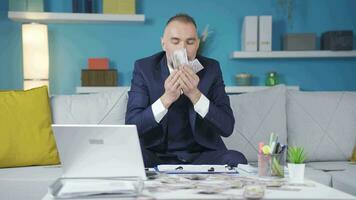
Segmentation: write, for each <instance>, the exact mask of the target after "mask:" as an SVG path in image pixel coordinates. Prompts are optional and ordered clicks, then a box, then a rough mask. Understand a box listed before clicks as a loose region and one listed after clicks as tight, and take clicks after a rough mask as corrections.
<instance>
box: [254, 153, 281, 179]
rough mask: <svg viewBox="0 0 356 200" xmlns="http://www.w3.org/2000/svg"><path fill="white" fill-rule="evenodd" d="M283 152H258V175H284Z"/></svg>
mask: <svg viewBox="0 0 356 200" xmlns="http://www.w3.org/2000/svg"><path fill="white" fill-rule="evenodd" d="M285 164H286V158H285V153H280V154H258V175H259V176H273V177H281V178H283V177H284V166H285Z"/></svg>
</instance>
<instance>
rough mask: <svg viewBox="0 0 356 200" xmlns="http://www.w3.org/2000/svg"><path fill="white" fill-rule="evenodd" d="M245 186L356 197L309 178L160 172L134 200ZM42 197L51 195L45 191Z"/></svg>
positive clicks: (292, 195)
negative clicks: (296, 180) (293, 180)
mask: <svg viewBox="0 0 356 200" xmlns="http://www.w3.org/2000/svg"><path fill="white" fill-rule="evenodd" d="M246 185H264V187H265V192H264V197H263V199H303V200H304V199H333V200H336V199H355V200H356V197H355V196H352V195H350V194H347V193H344V192H342V191H339V190H336V189H334V188H330V187H328V186H325V185H322V184H319V183H317V182H315V181H312V180H305V181H304V183H303V184H293V183H290V182H289V181H288V179H263V178H259V177H257V176H256V175H254V174H249V173H246V172H241V171H240V174H238V175H231V174H229V175H223V174H210V175H166V174H162V175H160V176H158V178H157V179H154V180H148V181H145V189H144V190H143V192H142V195H141V196H139V197H137V198H136V199H245V198H244V195H243V193H244V190H245V187H246ZM102 199H105V200H107V199H109V198H102ZM111 199H113V198H111ZM114 199H115V198H114ZM117 199H121V198H117ZM133 199H135V198H133ZM42 200H53V198H52V197H51V195H49V194H47V195H45V197H43V199H42Z"/></svg>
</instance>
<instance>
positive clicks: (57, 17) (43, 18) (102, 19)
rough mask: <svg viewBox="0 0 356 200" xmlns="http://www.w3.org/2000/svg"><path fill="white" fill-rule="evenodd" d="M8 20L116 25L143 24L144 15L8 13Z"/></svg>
mask: <svg viewBox="0 0 356 200" xmlns="http://www.w3.org/2000/svg"><path fill="white" fill-rule="evenodd" d="M8 17H9V19H11V20H13V21H19V22H43V23H118V22H144V21H145V15H119V14H98V13H54V12H13V11H10V12H8Z"/></svg>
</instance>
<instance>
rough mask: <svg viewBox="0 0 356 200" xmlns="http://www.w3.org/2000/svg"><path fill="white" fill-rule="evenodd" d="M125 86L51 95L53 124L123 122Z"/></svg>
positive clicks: (126, 97) (125, 103)
mask: <svg viewBox="0 0 356 200" xmlns="http://www.w3.org/2000/svg"><path fill="white" fill-rule="evenodd" d="M127 99H128V96H127V88H118V89H115V90H111V91H108V92H102V93H97V94H80V95H59V96H53V97H52V99H51V101H52V114H53V123H55V124H125V114H126V106H127Z"/></svg>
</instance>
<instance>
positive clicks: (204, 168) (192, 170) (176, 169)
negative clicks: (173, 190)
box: [156, 165, 238, 174]
mask: <svg viewBox="0 0 356 200" xmlns="http://www.w3.org/2000/svg"><path fill="white" fill-rule="evenodd" d="M156 170H157V171H159V172H163V173H168V174H214V173H238V172H237V170H236V168H234V167H230V166H228V165H158V166H157V167H156Z"/></svg>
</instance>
